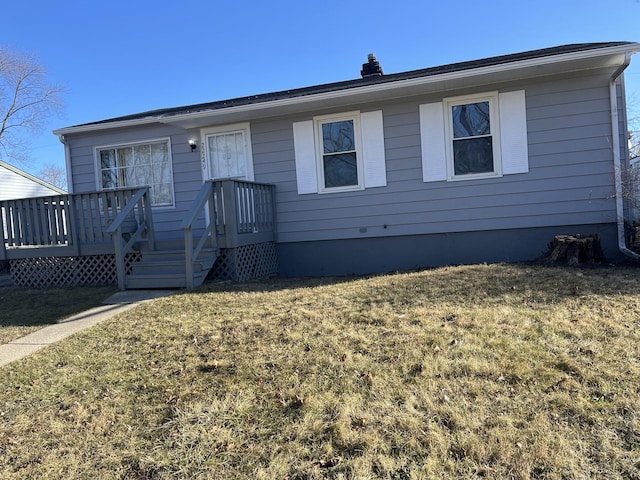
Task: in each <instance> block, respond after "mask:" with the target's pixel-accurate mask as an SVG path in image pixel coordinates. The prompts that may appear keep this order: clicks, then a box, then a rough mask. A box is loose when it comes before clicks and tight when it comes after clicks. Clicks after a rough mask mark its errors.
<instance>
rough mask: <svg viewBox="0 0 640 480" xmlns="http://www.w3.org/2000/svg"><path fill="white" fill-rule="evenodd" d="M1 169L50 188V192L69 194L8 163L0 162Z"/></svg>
mask: <svg viewBox="0 0 640 480" xmlns="http://www.w3.org/2000/svg"><path fill="white" fill-rule="evenodd" d="M0 168H5V169H7V170H9V171H10V172H13V173H15V174H17V175H20V176H21V177H24V178H26V179H27V180H30V181H32V182H34V183H37V184H38V185H41V186H43V187H45V188H48V189H49V190H53V191H54V192H57V193H60V194H64V193H67V192H66V191H64V190H63V189H61V188H58V187H56V186H55V185H53V184H51V183H49V182H45V181H44V180H42V179H41V178H38V177H34V176H33V175H31V174H30V173H27V172H25V171H24V170H20V169H19V168H18V167H14V166H13V165H11V164H9V163H7V162H3V161H2V160H0Z"/></svg>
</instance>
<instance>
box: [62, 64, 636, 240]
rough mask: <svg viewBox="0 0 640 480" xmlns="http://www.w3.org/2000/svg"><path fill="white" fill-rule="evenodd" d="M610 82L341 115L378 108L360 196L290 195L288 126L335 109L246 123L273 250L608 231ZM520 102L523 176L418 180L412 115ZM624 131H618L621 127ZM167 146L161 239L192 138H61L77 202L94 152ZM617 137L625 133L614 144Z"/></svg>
mask: <svg viewBox="0 0 640 480" xmlns="http://www.w3.org/2000/svg"><path fill="white" fill-rule="evenodd" d="M608 80H609V78H608V76H606V75H600V74H592V75H589V76H576V75H572V76H571V77H570V78H565V79H557V80H549V79H547V80H545V81H540V80H539V81H537V82H536V83H524V82H522V81H521V82H519V83H518V84H515V83H514V84H507V85H498V86H484V87H481V88H477V89H466V90H464V91H452V92H447V93H446V94H445V95H443V96H434V95H429V96H424V97H414V98H411V99H405V100H398V101H395V102H387V103H384V104H368V105H349V106H346V107H345V108H344V109H343V110H342V111H353V110H358V109H359V110H361V111H362V112H365V111H372V110H382V112H383V121H384V135H385V152H386V174H387V186H385V187H377V188H369V189H366V190H363V191H356V192H344V193H331V194H307V195H299V194H298V193H297V184H296V172H295V158H294V140H293V122H297V121H304V120H310V119H312V118H313V117H314V116H315V115H322V114H327V113H339V112H340V110H336V109H332V110H329V111H317V112H309V113H308V114H306V115H298V116H296V117H286V118H284V117H282V118H269V119H261V120H254V121H251V122H250V124H251V141H252V150H253V159H254V173H255V180H256V181H257V182H264V183H273V184H276V204H277V205H276V208H277V219H278V226H277V230H278V232H277V235H278V237H277V238H278V242H280V243H288V242H307V241H308V242H311V241H322V240H341V239H365V238H371V237H392V236H406V235H425V234H442V233H453V232H477V231H499V230H505V229H526V228H539V227H556V226H557V227H558V231H559V232H560V231H562V232H564V233H567V232H569V233H570V231H571V226H572V225H582V226H584V225H590V224H593V225H597V224H607V223H611V222H615V218H616V215H615V203H614V198H613V197H614V177H613V159H612V151H611V144H612V142H611V133H612V132H611V125H610V120H611V116H610V106H609V89H608ZM520 89H524V90H525V92H526V104H527V129H528V148H529V173H525V174H514V175H505V176H503V177H500V178H490V179H479V180H467V181H455V182H446V181H441V182H428V183H425V182H423V181H422V178H423V177H422V163H421V143H420V117H419V105H420V104H423V103H431V102H437V101H441V100H442V99H443V98H445V97H451V96H457V95H461V94H471V93H483V92H488V91H495V90H499V91H501V92H503V91H509V90H520ZM622 124H624V122H622V121H621V125H622ZM163 137H169V138H170V139H171V151H172V162H173V178H174V186H175V192H174V194H175V205H174V207H172V208H156V209H154V218H155V221H156V231H157V232H158V233H159V236H160V237H162V235H163V234H164V235H165V236H170V235H173V236H179V235H181V232H179V231H178V228H179V225H180V223H181V221H182V219H183V218H184V214H185V212H187V211H188V210H189V208H190V207H191V203H192V201H193V199H194V198H195V196H196V194H197V192H198V191H199V189H200V187H201V185H202V174H201V166H200V162H201V152H200V148H198V149H197V151H196V152H191V151H190V149H189V146H188V140H189V138H194V137H196V138H198V137H199V131H185V130H184V129H181V128H178V127H171V126H166V125H156V126H146V127H137V128H130V129H126V130H123V129H119V130H108V131H102V132H95V133H92V134H77V135H71V136H69V139H68V140H69V144H70V147H71V156H72V165H73V168H72V169H73V176H72V179H71V180H72V181H73V184H74V191H75V192H78V193H79V192H86V191H93V190H95V189H96V187H97V185H96V173H95V170H96V164H95V163H96V160H95V157H94V149H95V147H96V146H101V145H111V144H119V143H126V142H132V141H141V140H146V139H155V138H163ZM621 137H622V134H621Z"/></svg>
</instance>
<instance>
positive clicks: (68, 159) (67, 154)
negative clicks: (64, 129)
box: [58, 135, 73, 194]
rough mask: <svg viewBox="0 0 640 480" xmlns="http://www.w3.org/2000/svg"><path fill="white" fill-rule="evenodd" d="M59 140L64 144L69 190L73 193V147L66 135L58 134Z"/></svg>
mask: <svg viewBox="0 0 640 480" xmlns="http://www.w3.org/2000/svg"><path fill="white" fill-rule="evenodd" d="M58 140H60V143H62V144H63V145H64V163H65V167H66V169H67V191H68V192H69V193H70V194H71V193H73V181H72V180H73V178H72V176H71V175H72V174H71V147H69V144H68V143H67V139H66V138H65V137H64V135H58Z"/></svg>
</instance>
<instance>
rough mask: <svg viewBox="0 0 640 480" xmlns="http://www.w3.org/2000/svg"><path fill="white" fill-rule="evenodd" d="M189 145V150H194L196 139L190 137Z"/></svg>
mask: <svg viewBox="0 0 640 480" xmlns="http://www.w3.org/2000/svg"><path fill="white" fill-rule="evenodd" d="M189 147H191V151H192V152H195V150H196V141H195V140H194V139H193V138H192V139H191V140H189Z"/></svg>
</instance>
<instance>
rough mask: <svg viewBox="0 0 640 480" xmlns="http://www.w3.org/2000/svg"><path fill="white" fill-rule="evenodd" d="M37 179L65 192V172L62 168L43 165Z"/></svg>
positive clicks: (54, 165)
mask: <svg viewBox="0 0 640 480" xmlns="http://www.w3.org/2000/svg"><path fill="white" fill-rule="evenodd" d="M38 177H40V178H41V179H42V180H44V181H45V182H49V183H50V184H51V185H55V186H56V187H58V188H62V189H63V190H67V172H66V170H65V169H64V168H62V167H60V166H58V165H56V164H54V163H47V164H46V165H44V166H43V167H42V169H41V170H40V172H39V173H38Z"/></svg>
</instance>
